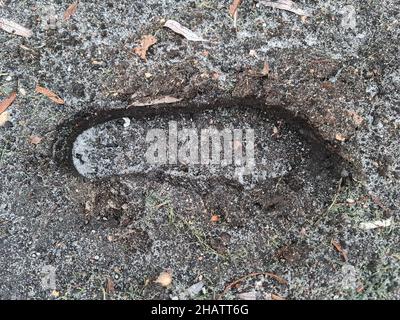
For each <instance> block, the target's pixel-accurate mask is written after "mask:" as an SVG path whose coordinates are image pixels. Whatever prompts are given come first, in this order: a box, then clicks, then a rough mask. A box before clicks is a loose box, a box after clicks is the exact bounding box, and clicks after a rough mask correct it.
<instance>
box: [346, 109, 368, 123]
mask: <svg viewBox="0 0 400 320" xmlns="http://www.w3.org/2000/svg"><path fill="white" fill-rule="evenodd" d="M348 114H349V115H350V116H351V117H352V118H353V121H354V123H355V124H356V125H357V126H360V125H361V124H362V123H363V122H364V119H363V118H362V117H361V116H360V115H359V114H358V113H356V112H354V111H348Z"/></svg>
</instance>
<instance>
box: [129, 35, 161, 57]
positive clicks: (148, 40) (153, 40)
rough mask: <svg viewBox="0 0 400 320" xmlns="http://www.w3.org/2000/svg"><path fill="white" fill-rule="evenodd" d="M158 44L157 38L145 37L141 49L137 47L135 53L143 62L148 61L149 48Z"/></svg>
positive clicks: (141, 42)
mask: <svg viewBox="0 0 400 320" xmlns="http://www.w3.org/2000/svg"><path fill="white" fill-rule="evenodd" d="M156 43H157V39H156V37H154V36H152V35H145V36H143V37H142V40H141V41H140V47H136V48H135V49H134V50H133V51H134V52H135V53H136V54H137V55H138V56H139V57H140V58H142V59H143V60H145V61H147V57H146V53H147V50H149V48H150V47H151V46H152V45H154V44H156Z"/></svg>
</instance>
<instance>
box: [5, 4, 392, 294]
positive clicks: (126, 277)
mask: <svg viewBox="0 0 400 320" xmlns="http://www.w3.org/2000/svg"><path fill="white" fill-rule="evenodd" d="M259 2H262V1H257V0H254V1H252V0H249V1H243V4H242V5H241V6H240V9H239V13H238V19H237V26H236V28H235V27H234V22H233V20H232V18H231V17H230V16H229V12H228V8H229V5H230V1H213V0H210V1H172V0H171V1H153V0H150V1H142V2H138V3H136V2H133V1H123V0H121V1H90V2H89V1H81V2H80V4H79V6H78V9H77V12H76V13H75V14H74V15H73V16H72V17H71V19H69V20H68V21H65V20H64V18H63V14H64V12H65V10H66V9H67V8H68V6H69V5H70V4H71V2H70V1H62V0H59V1H56V0H55V1H43V0H41V1H17V2H16V1H8V0H3V1H0V18H6V19H9V20H13V21H15V22H17V23H19V24H21V25H24V26H25V27H27V28H30V29H32V31H33V35H32V37H31V38H29V39H26V38H23V37H19V36H17V35H14V34H9V33H6V32H4V31H2V30H0V58H1V59H0V101H2V100H4V99H5V98H6V97H8V96H9V95H10V93H12V92H13V91H16V92H17V99H16V101H15V102H14V103H13V104H12V105H11V106H10V107H9V108H8V109H7V111H6V112H7V113H8V121H6V122H5V123H4V124H3V125H2V126H0V170H1V184H0V191H1V192H0V201H1V202H0V279H1V280H0V298H1V299H155V298H160V299H187V298H192V299H215V298H221V297H222V298H226V299H243V298H253V299H254V298H257V299H277V298H285V299H399V298H400V282H399V281H400V261H399V260H400V252H399V240H400V237H399V224H398V218H399V210H400V200H399V199H400V197H399V189H398V180H399V175H400V160H399V158H400V157H399V156H400V147H399V143H398V142H399V137H400V133H399V124H400V120H399V101H400V94H399V91H398V90H399V86H400V69H399V68H400V67H399V56H400V55H399V46H398V43H399V36H400V27H399V23H400V20H399V18H400V17H399V12H400V3H399V1H396V0H384V1H375V0H370V1H363V2H359V1H354V0H347V1H341V0H339V1H318V0H313V1H311V0H310V1H305V0H302V1H297V3H298V4H299V6H300V7H301V8H303V9H305V10H307V12H308V13H309V14H310V15H311V16H310V17H309V18H307V19H304V18H302V17H300V16H298V15H296V14H293V13H290V12H286V11H283V10H273V9H271V8H268V7H265V6H263V5H262V4H261V3H259ZM168 19H174V20H177V21H179V22H180V23H182V24H183V25H185V26H187V27H189V28H190V29H191V30H193V31H195V32H196V33H197V34H199V35H202V36H203V37H204V38H206V39H208V40H210V41H208V42H190V41H187V40H186V39H184V38H183V37H182V36H180V35H177V34H175V33H174V32H172V31H171V30H168V29H166V28H163V24H164V23H165V21H166V20H168ZM143 35H154V36H155V37H156V38H157V40H158V42H157V43H156V44H155V45H154V46H152V47H151V48H150V50H149V51H148V53H147V61H143V60H142V59H140V58H139V57H138V56H137V55H136V54H135V53H134V52H133V49H134V48H135V47H137V46H138V45H139V44H140V39H141V37H142V36H143ZM266 64H268V66H269V69H270V70H269V74H268V75H267V74H265V72H263V68H264V66H265V65H266ZM264 71H265V69H264ZM36 85H40V86H43V87H46V88H48V89H50V90H52V91H54V92H55V93H57V95H59V96H60V97H61V98H62V99H63V100H64V101H65V104H64V105H58V104H56V103H54V102H53V101H51V100H50V99H48V98H47V97H45V96H44V95H40V94H38V93H35V87H36ZM165 96H170V97H174V98H177V99H178V100H180V101H179V102H177V103H175V104H171V105H154V106H141V107H137V106H136V105H138V104H148V103H149V102H151V101H154V100H156V99H159V98H160V97H165ZM209 108H211V109H210V110H205V109H209ZM171 117H172V118H171ZM121 118H129V119H130V120H129V125H126V124H127V123H126V122H127V120H126V119H125V120H121ZM168 119H173V120H176V121H178V123H180V125H181V126H183V127H190V126H192V125H194V124H196V125H197V126H200V127H204V126H207V125H209V124H210V123H211V124H213V125H216V126H219V127H220V128H225V127H229V128H234V127H238V126H239V127H245V128H246V127H247V128H248V127H252V126H254V127H255V128H256V129H257V130H256V133H258V136H257V137H256V141H257V148H256V150H258V151H259V153H258V157H259V158H258V160H260V161H261V160H263V159H264V160H265V161H264V162H262V161H261V162H262V163H264V164H265V165H266V168H267V170H266V172H267V173H266V174H265V175H263V178H262V179H261V180H260V179H258V180H257V179H256V181H250V182H249V181H247V180H246V181H241V180H237V179H236V180H235V179H232V177H231V176H230V171H229V167H228V168H225V169H217V170H216V171H207V170H209V169H207V168H206V169H205V168H201V167H197V168H196V169H195V170H189V169H188V168H187V166H178V167H177V168H171V167H158V168H156V170H149V168H147V169H146V168H144V167H145V166H144V167H143V166H141V164H143V161H142V160H140V159H139V160H138V159H137V158H135V159H133V160H132V158H130V156H132V154H133V155H135V152H132V151H135V150H136V151H137V150H139V151H140V150H142V149H143V148H140V145H139V147H138V145H132V144H131V143H130V141H131V140H132V137H134V136H137V134H138V133H143V132H144V131H146V128H156V127H159V126H161V127H163V126H165V125H166V124H165V123H166V121H167V120H168ZM125 125H126V126H125ZM91 127H93V128H92V129H90V128H91ZM86 129H89V131H85V130H86ZM90 130H92V131H90ZM88 132H89V134H88ZM85 134H86V135H87V136H86V138H87V137H89V138H90V139H89V140H87V139H86V140H85ZM32 137H36V138H35V139H32ZM38 138H39V139H38ZM257 139H258V140H257ZM82 141H83V142H84V143H83V142H82ZM88 141H89V142H90V144H88ZM33 142H34V143H33ZM74 146H75V147H74ZM265 146H266V149H265V148H264V147H265ZM77 150H78V151H79V152H76V151H77ZM82 150H83V152H85V150H86V151H88V150H89V151H90V152H88V154H86V156H85V155H82V154H81V153H82ZM263 150H272V151H273V152H271V153H268V152H267V153H263ZM116 154H118V157H116ZM85 157H86V158H85ZM85 161H86V162H88V163H89V164H87V163H86V165H87V166H86V167H85V168H86V169H87V168H89V169H90V170H92V169H93V168H94V171H93V170H92V171H90V172H91V173H92V174H89V175H87V174H85V172H86V171H85V168H82V167H79V166H80V165H82V166H83V165H84V164H85ZM135 161H136V162H135ZM74 163H75V165H76V166H74ZM132 163H136V164H139V166H137V167H135V168H136V169H135V168H133V166H132ZM270 168H272V169H270ZM82 170H83V171H82ZM79 172H80V173H83V174H79ZM215 216H217V217H218V219H217V220H218V221H216V220H215V219H214V218H213V217H215ZM212 219H214V221H211V220H212ZM376 221H381V222H385V224H384V226H381V227H377V228H367V229H369V230H366V228H365V227H366V226H368V224H366V223H369V222H376ZM163 271H168V272H171V273H172V279H173V280H172V283H171V284H170V285H169V286H168V287H163V286H161V285H160V284H159V283H156V282H155V280H156V279H157V277H158V276H159V274H160V273H161V272H163ZM52 275H54V280H55V282H54V283H53V281H48V280H49V279H53V278H52ZM247 275H249V276H247ZM242 277H244V278H243V281H240V282H238V285H235V286H234V287H232V288H229V287H228V289H229V290H224V289H225V288H227V286H229V284H230V283H232V282H233V281H235V280H237V279H240V278H242ZM193 285H195V286H194V287H193Z"/></svg>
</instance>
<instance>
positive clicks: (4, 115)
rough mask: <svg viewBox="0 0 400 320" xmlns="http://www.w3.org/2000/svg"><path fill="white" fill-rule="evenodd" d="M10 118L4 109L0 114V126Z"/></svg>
mask: <svg viewBox="0 0 400 320" xmlns="http://www.w3.org/2000/svg"><path fill="white" fill-rule="evenodd" d="M9 119H10V114H9V113H8V112H7V111H4V112H3V113H1V114H0V127H2V126H4V125H5V124H6V122H7V121H8V120H9Z"/></svg>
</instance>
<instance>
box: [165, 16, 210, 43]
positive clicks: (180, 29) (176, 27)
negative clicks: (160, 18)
mask: <svg viewBox="0 0 400 320" xmlns="http://www.w3.org/2000/svg"><path fill="white" fill-rule="evenodd" d="M164 27H166V28H169V29H171V30H172V31H174V32H176V33H178V34H180V35H182V36H184V37H185V38H186V39H188V40H189V41H207V40H206V39H204V38H202V37H200V36H198V35H197V34H196V33H194V32H193V31H192V30H190V29H188V28H186V27H184V26H182V25H181V24H180V23H179V22H177V21H175V20H168V21H167V22H166V23H165V24H164Z"/></svg>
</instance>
